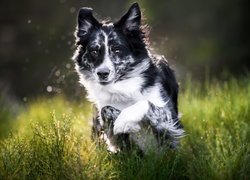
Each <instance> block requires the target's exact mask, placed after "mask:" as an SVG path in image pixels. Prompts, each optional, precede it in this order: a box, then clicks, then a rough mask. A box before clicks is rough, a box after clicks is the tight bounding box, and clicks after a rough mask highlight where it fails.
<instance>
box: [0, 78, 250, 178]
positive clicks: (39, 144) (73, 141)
mask: <svg viewBox="0 0 250 180" xmlns="http://www.w3.org/2000/svg"><path fill="white" fill-rule="evenodd" d="M182 90H183V91H182V92H181V94H180V100H179V106H180V111H181V112H182V113H183V117H182V122H183V125H184V127H185V130H186V132H187V136H186V137H184V138H183V139H182V141H181V145H180V147H179V149H178V150H171V149H170V150H167V151H166V152H164V153H154V152H151V153H149V154H146V155H145V156H144V157H139V156H138V155H137V154H136V153H135V152H131V153H130V154H127V153H120V154H116V155H114V154H109V153H108V152H107V151H106V149H105V147H103V146H101V145H98V144H97V143H93V142H92V141H91V139H90V131H91V125H90V123H89V117H90V116H91V105H90V104H89V103H87V102H83V103H76V102H70V101H67V100H66V99H65V98H63V97H55V98H53V99H48V98H41V99H37V100H34V101H33V102H30V103H29V104H28V105H27V106H26V107H25V108H23V110H22V111H20V113H19V115H18V116H17V117H16V118H15V119H14V120H12V121H11V122H12V123H13V124H12V126H11V127H12V133H11V134H10V135H9V136H8V137H7V138H2V140H0V179H249V178H250V146H249V145H250V144H249V143H250V142H249V141H250V127H249V125H250V123H249V122H250V102H249V99H250V78H249V77H248V78H242V79H241V80H237V79H233V78H232V79H231V80H230V81H227V82H223V83H221V82H220V83H219V82H218V81H211V82H210V83H206V84H205V86H201V85H200V84H199V83H194V82H192V81H191V80H190V81H188V82H187V85H185V87H182ZM0 112H1V111H0ZM0 117H1V116H0ZM10 117H11V118H13V116H10ZM0 125H2V124H0Z"/></svg>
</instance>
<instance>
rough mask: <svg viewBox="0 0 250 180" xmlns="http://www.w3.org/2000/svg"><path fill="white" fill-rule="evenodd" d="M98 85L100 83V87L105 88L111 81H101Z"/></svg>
mask: <svg viewBox="0 0 250 180" xmlns="http://www.w3.org/2000/svg"><path fill="white" fill-rule="evenodd" d="M99 83H100V84H101V85H103V86H106V85H108V84H110V83H111V81H108V82H105V81H102V82H99Z"/></svg>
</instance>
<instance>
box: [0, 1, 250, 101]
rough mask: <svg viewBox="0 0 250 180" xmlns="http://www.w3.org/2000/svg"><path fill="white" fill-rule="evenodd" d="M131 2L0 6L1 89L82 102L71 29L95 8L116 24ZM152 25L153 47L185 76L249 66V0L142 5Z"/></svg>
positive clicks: (12, 3) (239, 70)
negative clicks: (79, 15)
mask: <svg viewBox="0 0 250 180" xmlns="http://www.w3.org/2000/svg"><path fill="white" fill-rule="evenodd" d="M132 2H133V1H131V0H127V1H126V0H107V1H93V0H81V1H78V0H55V1H37V0H24V1H8V0H2V1H1V2H0V14H1V16H0V17H1V18H0V24H1V29H0V59H1V61H0V88H1V89H7V90H8V91H9V94H11V95H14V96H16V97H19V98H21V99H23V98H24V99H25V98H26V99H27V97H30V96H36V95H37V94H40V93H45V94H61V93H67V94H68V95H69V96H68V97H71V98H76V97H79V94H82V93H83V92H82V91H83V89H80V88H79V86H78V84H77V79H78V78H77V76H76V74H75V72H74V65H73V63H72V61H71V60H70V58H71V56H72V54H73V50H74V37H73V32H74V28H75V25H76V14H77V11H78V9H79V8H80V7H82V6H90V7H92V8H93V9H94V11H95V13H96V16H97V17H98V18H99V19H105V18H106V17H111V18H112V19H113V20H116V19H118V18H119V17H120V16H121V15H122V14H123V13H124V12H125V11H126V10H127V8H128V7H129V5H130V4H131V3H132ZM138 2H139V3H140V6H141V8H142V9H143V12H144V15H145V17H146V18H147V19H146V23H148V24H149V25H150V26H151V27H152V31H151V36H150V37H151V38H150V39H151V45H152V46H153V47H154V50H155V51H156V52H158V53H161V54H165V55H166V56H167V59H168V60H169V61H170V63H171V64H172V65H174V66H175V69H176V71H177V75H178V79H180V80H182V79H185V76H186V74H187V72H189V73H191V74H193V76H194V77H196V78H197V79H202V77H204V74H205V73H204V72H205V71H206V72H209V73H210V75H211V76H217V77H218V76H219V75H220V73H221V72H222V71H224V70H225V69H227V70H228V71H229V72H232V73H234V74H236V75H237V74H242V73H244V71H245V70H246V69H249V62H250V61H249V53H250V52H249V35H248V34H249V32H250V30H249V27H248V22H247V19H248V12H249V11H248V1H246V0H233V1H230V2H229V1H226V0H222V1H216V0H210V1H199V0H192V1H188V0H167V1H165V0H159V1H157V2H156V1H150V0H138Z"/></svg>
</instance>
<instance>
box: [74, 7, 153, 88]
mask: <svg viewBox="0 0 250 180" xmlns="http://www.w3.org/2000/svg"><path fill="white" fill-rule="evenodd" d="M77 21H78V24H77V27H76V33H75V36H76V45H77V50H76V52H75V55H74V57H73V59H74V60H75V62H76V68H77V70H78V72H79V73H80V74H81V75H83V76H84V78H85V79H88V80H91V81H95V82H97V83H100V84H102V85H105V84H109V83H114V82H116V81H119V80H122V79H126V78H129V77H130V76H131V74H133V72H135V71H140V69H141V68H142V67H141V66H139V64H140V63H142V60H144V59H147V57H148V51H147V48H146V44H145V40H144V39H145V32H144V31H143V30H142V28H141V11H140V8H139V5H138V4H137V3H134V4H133V5H132V6H131V7H130V8H129V10H128V12H127V13H126V14H125V15H123V16H122V17H121V19H120V20H119V21H117V22H115V23H102V22H99V21H98V20H97V19H96V18H95V17H94V16H93V14H92V9H91V8H81V9H80V11H79V14H78V19H77ZM145 66H146V65H145Z"/></svg>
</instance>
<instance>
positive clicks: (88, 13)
mask: <svg viewBox="0 0 250 180" xmlns="http://www.w3.org/2000/svg"><path fill="white" fill-rule="evenodd" d="M92 11H93V9H92V8H87V7H83V8H81V9H80V10H79V12H78V19H77V22H78V24H77V29H76V35H77V36H78V37H83V36H86V35H87V34H88V33H89V32H90V31H91V30H92V29H93V28H96V27H98V26H99V24H100V23H99V22H98V21H97V20H96V19H95V17H94V16H93V13H92Z"/></svg>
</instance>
